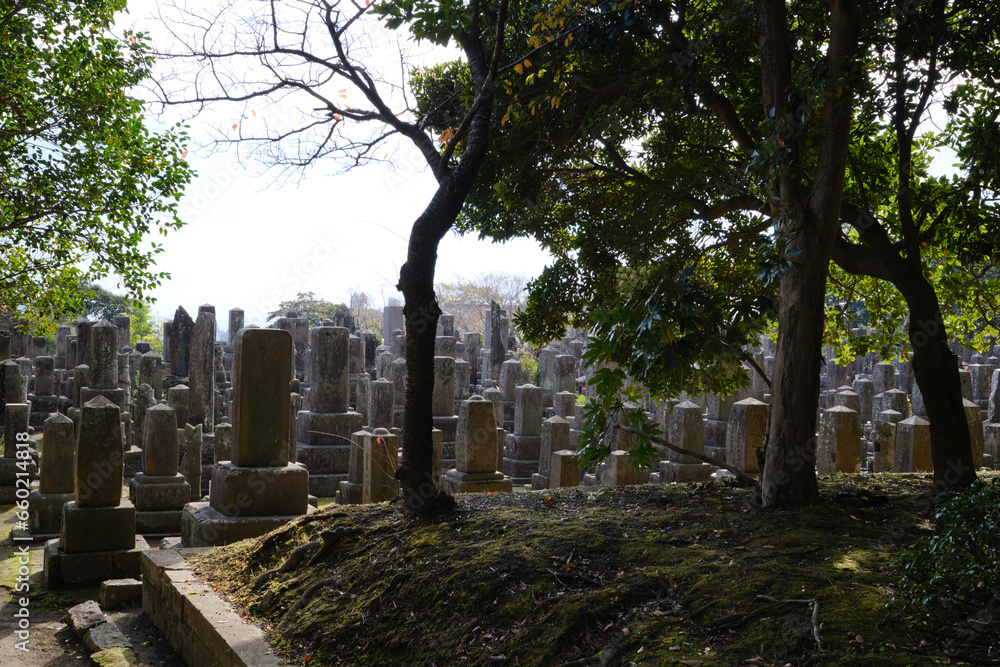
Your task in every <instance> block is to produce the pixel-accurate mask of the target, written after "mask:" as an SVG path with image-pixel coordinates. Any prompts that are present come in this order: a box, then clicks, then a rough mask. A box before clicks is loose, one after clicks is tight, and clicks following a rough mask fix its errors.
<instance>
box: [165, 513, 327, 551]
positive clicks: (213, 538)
mask: <svg viewBox="0 0 1000 667" xmlns="http://www.w3.org/2000/svg"><path fill="white" fill-rule="evenodd" d="M306 508H307V511H304V512H301V513H300V514H293V515H288V516H226V515H224V514H222V513H221V512H218V511H217V510H215V509H214V508H213V507H212V506H211V505H209V504H208V503H188V504H187V505H186V506H185V507H184V513H183V515H182V517H181V544H183V545H184V546H185V547H214V546H222V545H224V544H232V543H233V542H239V541H240V540H245V539H249V538H251V537H260V536H261V535H263V534H264V533H269V532H271V531H272V530H274V529H275V528H279V527H281V526H283V525H285V524H286V523H288V522H289V521H291V520H292V519H294V518H296V517H297V516H301V515H302V514H307V513H311V512H313V511H315V508H313V507H310V506H309V505H308V504H307V505H306Z"/></svg>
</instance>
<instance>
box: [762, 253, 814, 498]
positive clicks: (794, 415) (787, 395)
mask: <svg viewBox="0 0 1000 667" xmlns="http://www.w3.org/2000/svg"><path fill="white" fill-rule="evenodd" d="M817 250H818V249H817ZM802 254H803V255H804V254H806V253H805V252H803V253H802ZM815 254H818V253H815ZM800 257H801V255H800ZM827 261H828V260H827ZM825 266H826V264H825V263H824V261H823V259H822V257H818V258H813V257H805V258H803V260H802V262H801V263H800V264H799V265H797V266H796V267H795V268H794V269H792V271H791V272H790V273H789V274H788V275H787V276H786V277H785V278H784V279H783V280H782V281H781V302H780V306H779V311H778V349H777V352H776V353H775V357H774V371H773V373H772V375H771V424H770V429H769V434H768V440H767V449H766V458H765V460H764V470H763V472H762V475H761V500H762V502H763V504H764V505H765V506H767V505H778V504H790V505H803V504H807V503H810V502H812V501H813V500H815V499H816V498H818V497H819V488H818V486H817V485H816V444H815V436H814V434H815V432H816V406H817V405H818V404H819V375H820V370H821V363H822V336H823V325H824V314H823V298H824V296H825V294H826V274H827V271H826V269H825Z"/></svg>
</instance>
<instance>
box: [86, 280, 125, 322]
mask: <svg viewBox="0 0 1000 667" xmlns="http://www.w3.org/2000/svg"><path fill="white" fill-rule="evenodd" d="M80 288H81V289H82V291H83V294H84V296H83V308H82V309H80V310H77V311H76V312H77V314H78V315H79V316H80V317H83V318H84V319H88V320H95V321H97V322H100V321H101V320H107V321H108V322H113V321H114V319H115V315H119V314H121V313H126V312H127V311H128V310H129V308H130V305H131V301H130V299H129V298H128V297H127V296H122V295H120V294H112V293H111V292H110V291H109V290H107V289H105V288H103V287H101V286H100V285H98V284H96V283H92V282H85V283H82V284H81V285H80Z"/></svg>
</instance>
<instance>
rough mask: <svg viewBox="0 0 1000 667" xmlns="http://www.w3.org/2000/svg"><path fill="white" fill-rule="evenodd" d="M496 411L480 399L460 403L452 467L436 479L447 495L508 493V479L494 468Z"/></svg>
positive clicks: (490, 403)
mask: <svg viewBox="0 0 1000 667" xmlns="http://www.w3.org/2000/svg"><path fill="white" fill-rule="evenodd" d="M496 429H497V425H496V411H495V410H494V409H493V403H492V402H490V401H489V400H487V399H485V398H483V397H482V396H473V397H471V398H469V399H468V400H467V401H463V402H462V407H461V409H460V414H459V415H458V435H457V440H456V442H455V467H454V468H452V469H450V470H448V472H446V473H445V474H444V475H442V476H441V479H440V488H441V490H443V491H446V492H448V493H469V492H478V491H483V492H489V491H493V492H496V491H512V490H513V486H512V482H511V480H510V479H508V478H506V477H504V475H503V473H501V472H499V471H498V470H497V467H496V461H497V437H496V432H497V431H496Z"/></svg>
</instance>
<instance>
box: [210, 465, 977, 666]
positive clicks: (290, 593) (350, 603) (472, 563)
mask: <svg viewBox="0 0 1000 667" xmlns="http://www.w3.org/2000/svg"><path fill="white" fill-rule="evenodd" d="M820 487H821V491H822V493H823V498H824V499H823V501H822V502H821V503H819V504H816V505H813V506H811V507H806V508H799V509H776V510H768V511H754V510H751V509H750V503H749V499H750V498H749V496H750V491H749V490H746V489H739V488H732V487H717V486H715V485H696V486H690V487H689V486H638V487H615V488H610V489H609V488H602V489H597V488H575V489H564V490H560V491H558V492H556V491H553V492H541V493H513V494H495V495H488V494H468V495H462V496H459V497H458V498H457V500H458V509H457V510H456V511H455V512H454V513H453V514H451V515H450V516H448V517H446V518H444V519H441V520H435V521H433V522H430V521H419V520H410V519H405V518H403V517H402V516H401V513H400V510H399V508H398V506H396V505H385V504H383V505H370V506H360V507H342V506H328V507H326V508H324V509H322V510H320V511H318V512H316V513H314V514H312V515H310V516H308V517H303V518H302V519H299V520H297V521H294V522H292V523H291V524H289V525H287V526H285V527H283V528H281V529H279V530H277V531H275V532H273V533H271V534H269V535H267V536H265V537H262V538H260V539H257V540H247V541H244V542H241V543H238V544H234V545H231V546H229V547H225V548H221V549H216V550H214V551H213V552H210V553H206V554H203V555H201V556H199V557H198V558H197V559H196V564H197V567H198V569H199V571H200V572H201V574H202V576H204V577H206V578H207V579H209V580H210V581H211V582H212V583H213V585H214V586H215V587H216V588H217V589H218V590H220V592H222V593H223V594H224V595H226V596H227V597H228V598H229V599H230V600H231V601H232V602H233V603H234V604H235V605H236V606H237V607H238V608H240V609H241V610H243V611H244V612H245V613H246V614H247V615H248V617H250V618H252V619H253V620H255V621H257V622H260V623H262V624H263V625H265V626H266V627H267V628H269V630H270V631H271V637H272V638H273V642H274V644H275V646H276V647H277V648H278V650H279V651H280V652H282V653H283V654H284V655H286V656H287V657H289V658H290V659H293V660H296V661H297V662H298V664H301V663H302V662H303V661H306V660H307V659H308V662H307V664H310V665H317V664H318V665H330V664H348V665H397V664H407V665H434V664H437V665H452V664H469V665H488V664H518V665H545V666H550V665H571V664H572V665H590V664H594V665H597V664H601V665H615V664H623V665H666V664H688V665H695V664H704V665H737V664H751V665H771V664H781V665H784V664H788V663H791V664H795V665H818V664H823V665H834V664H844V665H866V664H870V665H896V664H898V665H911V664H931V663H934V662H936V661H938V660H940V661H952V662H954V660H955V658H956V656H959V648H957V647H956V646H954V645H952V644H949V642H948V641H946V640H945V639H942V637H941V636H940V635H939V633H932V632H921V631H919V630H917V629H916V628H915V626H914V625H913V621H912V620H911V619H909V618H908V617H905V616H903V615H901V614H899V613H896V612H892V611H889V610H887V608H886V603H887V601H888V600H889V599H890V598H891V596H892V594H893V591H894V586H895V580H896V579H895V575H894V574H893V571H892V567H891V564H892V561H893V558H894V557H895V555H896V554H897V553H898V552H900V551H901V550H903V549H905V548H906V547H908V546H909V545H910V544H911V543H912V542H913V540H914V539H915V538H916V537H917V536H918V535H919V534H922V533H926V532H927V531H928V530H930V529H931V528H930V526H929V524H928V523H927V521H926V518H927V516H928V514H929V510H930V495H929V494H930V489H931V481H930V479H929V476H923V475H865V476H861V475H857V476H855V475H836V476H830V477H826V478H823V479H821V481H820ZM310 542H317V544H313V545H312V546H310V547H304V548H302V549H300V550H299V551H298V552H296V553H297V557H296V558H293V559H291V560H290V561H288V563H287V564H286V567H285V568H282V567H281V566H282V564H284V563H286V559H288V557H289V555H290V554H292V553H293V552H294V550H295V549H296V547H300V546H302V545H304V544H307V543H310ZM321 543H322V545H323V546H321ZM272 570H273V571H272ZM268 571H271V572H268ZM264 573H266V574H264ZM994 623H995V622H994ZM945 634H947V633H945ZM817 637H818V639H819V642H818V644H817ZM959 657H961V656H959Z"/></svg>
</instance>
